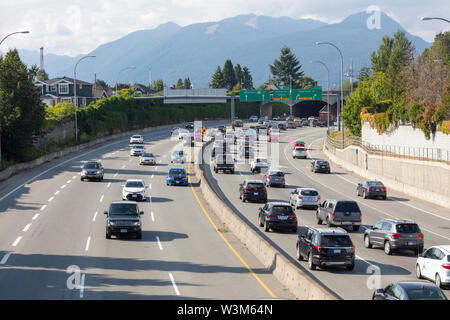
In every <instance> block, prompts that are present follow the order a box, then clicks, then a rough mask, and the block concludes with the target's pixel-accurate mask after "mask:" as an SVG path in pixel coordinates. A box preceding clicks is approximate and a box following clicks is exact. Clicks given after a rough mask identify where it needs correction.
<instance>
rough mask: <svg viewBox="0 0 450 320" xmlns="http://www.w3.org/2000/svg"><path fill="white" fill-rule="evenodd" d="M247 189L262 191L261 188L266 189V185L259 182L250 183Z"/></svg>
mask: <svg viewBox="0 0 450 320" xmlns="http://www.w3.org/2000/svg"><path fill="white" fill-rule="evenodd" d="M247 188H251V189H260V188H264V184H263V183H258V182H252V183H248V184H247Z"/></svg>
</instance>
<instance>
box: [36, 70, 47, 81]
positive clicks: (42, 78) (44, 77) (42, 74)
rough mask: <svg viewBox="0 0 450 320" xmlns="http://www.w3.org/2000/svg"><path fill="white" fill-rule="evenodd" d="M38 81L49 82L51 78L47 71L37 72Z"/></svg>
mask: <svg viewBox="0 0 450 320" xmlns="http://www.w3.org/2000/svg"><path fill="white" fill-rule="evenodd" d="M37 79H38V80H39V81H45V80H48V79H49V78H48V73H47V72H45V70H43V69H39V71H38V72H37Z"/></svg>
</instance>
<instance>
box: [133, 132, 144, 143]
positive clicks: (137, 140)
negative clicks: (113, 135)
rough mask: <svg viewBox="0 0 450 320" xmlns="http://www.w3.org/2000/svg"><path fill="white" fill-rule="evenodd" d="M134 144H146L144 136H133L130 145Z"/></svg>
mask: <svg viewBox="0 0 450 320" xmlns="http://www.w3.org/2000/svg"><path fill="white" fill-rule="evenodd" d="M133 143H140V144H142V143H144V138H142V136H141V135H140V134H135V135H134V136H132V137H131V138H130V144H133Z"/></svg>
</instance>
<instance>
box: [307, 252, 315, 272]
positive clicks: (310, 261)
mask: <svg viewBox="0 0 450 320" xmlns="http://www.w3.org/2000/svg"><path fill="white" fill-rule="evenodd" d="M308 267H309V269H310V270H316V265H315V264H314V262H313V259H312V253H311V252H310V253H309V255H308Z"/></svg>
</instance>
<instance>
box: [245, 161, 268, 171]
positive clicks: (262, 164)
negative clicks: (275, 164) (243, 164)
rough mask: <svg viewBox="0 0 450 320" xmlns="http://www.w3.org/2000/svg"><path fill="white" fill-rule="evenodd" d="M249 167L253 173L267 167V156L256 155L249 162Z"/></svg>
mask: <svg viewBox="0 0 450 320" xmlns="http://www.w3.org/2000/svg"><path fill="white" fill-rule="evenodd" d="M250 168H251V171H252V173H254V172H255V171H257V172H261V170H262V169H267V168H269V161H268V160H267V158H261V157H256V158H254V159H253V161H252V162H251V163H250Z"/></svg>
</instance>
